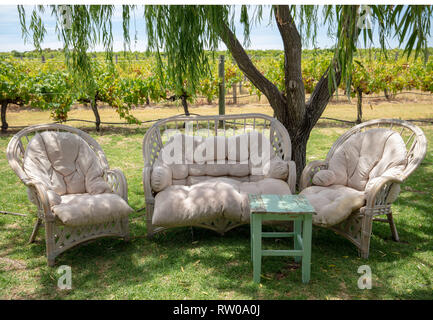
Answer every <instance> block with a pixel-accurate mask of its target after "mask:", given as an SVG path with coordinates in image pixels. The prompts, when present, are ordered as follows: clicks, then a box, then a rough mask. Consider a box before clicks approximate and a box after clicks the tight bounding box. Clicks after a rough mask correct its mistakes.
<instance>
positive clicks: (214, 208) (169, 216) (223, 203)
mask: <svg viewBox="0 0 433 320" xmlns="http://www.w3.org/2000/svg"><path fill="white" fill-rule="evenodd" d="M233 181H234V180H233ZM218 217H225V218H227V219H230V220H233V221H237V222H248V221H249V207H248V197H247V196H246V195H245V194H241V193H240V192H239V191H238V190H237V188H236V187H234V185H233V183H228V182H227V181H205V182H201V183H198V184H195V185H192V186H189V187H188V186H175V185H173V186H170V187H168V188H166V189H164V190H163V191H161V192H159V193H158V194H157V195H156V197H155V209H154V213H153V218H152V223H153V224H154V225H157V226H186V225H191V224H198V223H202V222H207V221H212V220H215V219H216V218H218Z"/></svg>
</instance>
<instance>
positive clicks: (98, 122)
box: [90, 97, 101, 131]
mask: <svg viewBox="0 0 433 320" xmlns="http://www.w3.org/2000/svg"><path fill="white" fill-rule="evenodd" d="M90 106H91V107H92V111H93V114H94V115H95V125H96V131H100V130H101V117H100V116H99V111H98V102H97V100H96V97H94V98H93V99H92V100H91V101H90Z"/></svg>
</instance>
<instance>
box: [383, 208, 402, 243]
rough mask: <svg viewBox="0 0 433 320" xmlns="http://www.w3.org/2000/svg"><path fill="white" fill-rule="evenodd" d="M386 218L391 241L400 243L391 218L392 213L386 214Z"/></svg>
mask: <svg viewBox="0 0 433 320" xmlns="http://www.w3.org/2000/svg"><path fill="white" fill-rule="evenodd" d="M386 216H387V217H388V223H389V226H390V227H391V234H392V239H393V240H394V241H397V242H400V238H399V236H398V232H397V227H396V226H395V222H394V218H393V217H392V212H390V213H388V214H387V215H386Z"/></svg>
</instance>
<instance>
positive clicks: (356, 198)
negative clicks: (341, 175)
mask: <svg viewBox="0 0 433 320" xmlns="http://www.w3.org/2000/svg"><path fill="white" fill-rule="evenodd" d="M300 194H302V195H305V197H307V199H308V200H309V201H310V203H311V205H312V206H313V207H314V209H315V210H316V213H317V215H313V223H314V224H316V225H320V226H325V227H330V226H333V225H335V224H338V223H340V222H342V221H343V220H345V219H346V218H347V217H348V216H349V215H350V214H351V213H352V212H353V211H354V210H356V209H359V208H361V207H362V206H363V205H364V203H365V195H364V192H362V191H358V190H356V189H353V188H350V187H346V186H342V185H332V186H328V187H322V186H311V187H308V188H306V189H304V190H302V192H300Z"/></svg>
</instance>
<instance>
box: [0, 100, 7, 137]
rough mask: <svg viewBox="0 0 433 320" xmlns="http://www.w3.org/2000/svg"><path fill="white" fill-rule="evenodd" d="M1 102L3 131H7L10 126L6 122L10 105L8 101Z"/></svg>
mask: <svg viewBox="0 0 433 320" xmlns="http://www.w3.org/2000/svg"><path fill="white" fill-rule="evenodd" d="M1 104H2V105H1V121H2V132H6V130H7V129H8V127H9V125H8V123H7V122H6V109H7V107H8V101H2V103H1Z"/></svg>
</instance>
